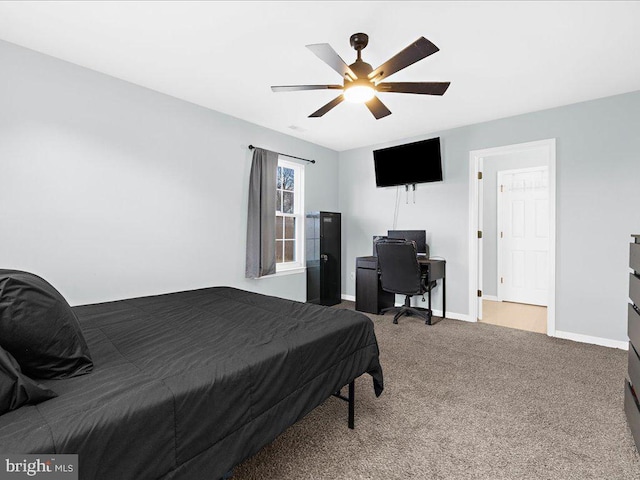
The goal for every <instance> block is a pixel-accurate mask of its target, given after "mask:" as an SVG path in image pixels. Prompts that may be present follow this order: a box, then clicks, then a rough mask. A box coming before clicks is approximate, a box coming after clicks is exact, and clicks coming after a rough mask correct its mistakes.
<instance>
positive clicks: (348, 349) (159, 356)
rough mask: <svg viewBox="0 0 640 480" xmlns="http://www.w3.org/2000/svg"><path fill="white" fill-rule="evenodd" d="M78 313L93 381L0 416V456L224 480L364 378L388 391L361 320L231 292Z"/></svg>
mask: <svg viewBox="0 0 640 480" xmlns="http://www.w3.org/2000/svg"><path fill="white" fill-rule="evenodd" d="M74 311H75V313H76V315H77V316H78V318H79V320H80V323H81V326H82V330H83V332H84V334H85V337H86V340H87V343H88V345H89V348H90V351H91V354H92V356H93V360H94V363H95V370H94V372H93V373H91V374H89V375H84V376H80V377H75V378H70V379H65V380H47V381H43V382H42V383H44V384H46V385H47V386H48V387H49V388H51V389H53V390H54V391H56V392H57V393H58V394H59V396H58V397H57V398H54V399H51V400H48V401H46V402H44V403H41V404H39V405H36V406H26V407H22V408H20V409H18V410H16V411H13V412H10V413H7V414H5V415H2V416H0V451H2V452H5V453H78V454H79V462H80V469H79V470H80V478H81V479H110V480H112V479H115V478H118V479H136V480H141V479H159V478H163V479H173V478H176V479H177V478H184V479H190V480H197V479H200V478H202V479H207V480H210V479H216V478H219V477H220V476H221V475H222V474H223V473H224V472H226V471H228V470H229V469H230V468H232V467H233V466H234V465H235V464H237V463H239V462H241V461H242V460H244V459H245V458H247V457H248V456H250V455H252V454H254V453H255V452H257V451H258V450H259V449H260V448H261V447H263V446H264V445H265V444H267V443H269V442H270V441H271V440H273V439H274V438H275V437H276V436H277V435H278V434H280V433H281V432H282V431H283V430H284V429H286V428H287V427H288V426H290V425H292V424H293V423H295V422H296V421H297V420H298V419H300V418H302V417H303V416H304V415H305V414H306V413H308V412H309V411H311V410H312V409H313V408H315V407H316V406H317V405H319V404H320V403H322V402H323V401H324V400H325V399H326V398H327V397H328V396H330V394H331V393H332V392H334V391H336V390H338V389H339V388H340V387H342V386H343V385H345V384H347V383H349V382H350V381H351V380H352V379H354V378H356V377H358V376H360V375H361V374H363V373H365V372H368V373H370V374H371V375H372V376H373V384H374V388H375V391H376V394H377V395H379V394H380V393H381V392H382V388H383V380H382V370H381V368H380V364H379V361H378V346H377V343H376V338H375V335H374V332H373V324H372V322H371V320H369V319H368V318H367V317H366V316H364V315H362V314H359V313H356V312H352V311H347V310H339V309H329V308H325V307H321V306H317V305H311V304H304V303H298V302H293V301H288V300H283V299H280V298H275V297H268V296H264V295H259V294H255V293H250V292H245V291H242V290H237V289H233V288H228V287H216V288H208V289H202V290H194V291H187V292H180V293H173V294H167V295H159V296H153V297H144V298H136V299H130V300H122V301H117V302H110V303H103V304H97V305H87V306H82V307H76V308H74ZM345 428H346V427H345Z"/></svg>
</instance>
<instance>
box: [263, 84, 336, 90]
mask: <svg viewBox="0 0 640 480" xmlns="http://www.w3.org/2000/svg"><path fill="white" fill-rule="evenodd" d="M342 88H343V87H342V85H277V86H275V87H271V91H273V92H297V91H299V90H342Z"/></svg>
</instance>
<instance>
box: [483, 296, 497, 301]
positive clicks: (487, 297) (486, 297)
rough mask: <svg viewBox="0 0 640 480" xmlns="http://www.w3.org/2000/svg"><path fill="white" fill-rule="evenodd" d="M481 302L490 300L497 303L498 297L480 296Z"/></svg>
mask: <svg viewBox="0 0 640 480" xmlns="http://www.w3.org/2000/svg"><path fill="white" fill-rule="evenodd" d="M482 299H483V300H491V301H492V302H499V301H500V300H498V297H496V296H495V295H482Z"/></svg>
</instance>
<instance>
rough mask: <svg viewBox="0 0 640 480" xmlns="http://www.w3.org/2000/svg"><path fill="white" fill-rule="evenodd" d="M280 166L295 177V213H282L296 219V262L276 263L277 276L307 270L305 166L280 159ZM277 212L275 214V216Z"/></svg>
mask: <svg viewBox="0 0 640 480" xmlns="http://www.w3.org/2000/svg"><path fill="white" fill-rule="evenodd" d="M278 166H279V167H282V168H291V169H292V170H293V171H294V176H295V189H294V191H293V206H294V208H293V213H282V212H281V213H282V215H283V216H285V217H295V218H296V249H295V258H296V261H295V262H281V263H276V274H289V273H299V272H302V271H304V270H305V258H304V224H305V214H304V212H305V210H304V165H302V164H300V163H295V162H291V161H288V160H284V159H283V158H282V157H278ZM276 213H277V212H273V214H274V215H275V214H276Z"/></svg>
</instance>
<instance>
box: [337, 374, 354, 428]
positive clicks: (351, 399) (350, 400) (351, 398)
mask: <svg viewBox="0 0 640 480" xmlns="http://www.w3.org/2000/svg"><path fill="white" fill-rule="evenodd" d="M333 396H334V397H338V398H339V399H340V400H344V401H345V402H347V403H349V422H348V423H349V428H350V429H351V430H353V429H354V424H355V417H356V381H355V379H353V380H351V383H349V396H348V397H345V396H344V395H342V393H341V391H340V390H338V391H337V392H336V393H334V394H333Z"/></svg>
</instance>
